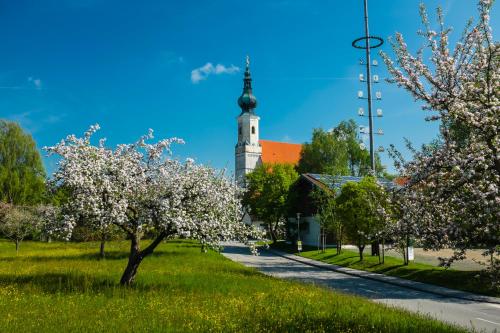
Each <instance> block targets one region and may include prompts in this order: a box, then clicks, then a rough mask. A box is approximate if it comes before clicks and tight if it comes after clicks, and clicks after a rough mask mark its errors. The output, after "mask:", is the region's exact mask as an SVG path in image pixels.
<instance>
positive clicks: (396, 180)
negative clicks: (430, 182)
mask: <svg viewBox="0 0 500 333" xmlns="http://www.w3.org/2000/svg"><path fill="white" fill-rule="evenodd" d="M408 181H409V179H408V178H406V177H396V178H394V180H393V182H394V183H396V184H397V185H399V186H405V185H406V184H407V183H408Z"/></svg>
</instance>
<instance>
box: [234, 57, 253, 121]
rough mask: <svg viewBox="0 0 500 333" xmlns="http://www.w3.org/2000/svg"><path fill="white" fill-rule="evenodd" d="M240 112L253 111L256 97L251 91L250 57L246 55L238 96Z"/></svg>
mask: <svg viewBox="0 0 500 333" xmlns="http://www.w3.org/2000/svg"><path fill="white" fill-rule="evenodd" d="M238 105H239V106H240V108H241V112H242V113H245V112H250V113H253V112H254V109H255V108H256V107H257V98H255V96H254V95H253V93H252V77H251V75H250V57H249V56H247V57H246V68H245V77H244V78H243V93H242V94H241V96H240V98H238Z"/></svg>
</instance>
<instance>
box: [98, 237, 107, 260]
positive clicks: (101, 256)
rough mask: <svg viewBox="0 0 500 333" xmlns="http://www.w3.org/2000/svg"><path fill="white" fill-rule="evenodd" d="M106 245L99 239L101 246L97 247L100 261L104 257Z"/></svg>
mask: <svg viewBox="0 0 500 333" xmlns="http://www.w3.org/2000/svg"><path fill="white" fill-rule="evenodd" d="M105 244H106V241H105V240H104V238H103V239H101V246H100V247H99V258H100V259H104V257H105V253H104V245H105Z"/></svg>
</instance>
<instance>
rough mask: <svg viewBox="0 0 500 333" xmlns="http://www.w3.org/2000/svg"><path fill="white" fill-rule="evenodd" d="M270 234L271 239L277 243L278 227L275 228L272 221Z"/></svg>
mask: <svg viewBox="0 0 500 333" xmlns="http://www.w3.org/2000/svg"><path fill="white" fill-rule="evenodd" d="M269 234H270V235H271V240H272V241H273V244H276V241H277V240H278V237H277V236H276V228H274V226H273V224H272V223H269Z"/></svg>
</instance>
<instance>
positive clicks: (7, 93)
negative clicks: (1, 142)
mask: <svg viewBox="0 0 500 333" xmlns="http://www.w3.org/2000/svg"><path fill="white" fill-rule="evenodd" d="M424 2H425V3H426V4H427V6H428V7H429V10H431V9H434V8H435V7H436V6H437V5H438V4H441V5H442V7H443V8H444V11H445V14H446V21H447V23H448V24H449V25H451V26H453V27H455V28H456V31H455V33H454V36H457V35H458V34H459V32H461V31H462V28H463V26H464V23H465V21H466V20H467V19H468V18H469V17H471V16H473V15H476V13H477V12H476V10H475V7H476V1H475V0H439V1H438V0H427V1H424ZM419 3H420V1H419V0H404V1H401V0H399V1H396V0H371V1H370V19H371V22H370V25H371V31H372V34H374V35H379V36H382V37H383V38H384V39H385V38H387V37H388V36H390V35H393V34H394V32H395V31H400V32H402V33H403V35H404V36H405V37H406V38H407V40H408V44H409V45H410V47H411V49H414V50H416V49H417V48H418V47H419V46H420V45H421V40H419V39H418V38H417V37H416V33H415V32H416V30H417V29H418V28H419V27H420V23H419V22H420V21H419V17H418V4H419ZM499 11H500V9H499V5H498V4H497V5H496V7H495V8H494V10H493V13H492V25H493V29H494V35H495V38H496V37H497V36H498V35H497V32H498V30H499V28H500V26H499V21H498V14H499ZM362 14H363V13H362V1H361V0H356V1H354V0H350V1H341V0H330V1H326V0H316V1H311V0H254V1H240V0H213V1H201V0H199V1H189V0H186V1H173V0H169V1H160V0H158V1H153V0H151V1H131V0H120V1H114V0H43V1H42V0H40V1H30V0H16V1H8V0H0V30H1V31H3V32H4V33H3V38H2V43H0V54H1V55H2V56H1V61H0V114H1V117H2V118H7V119H9V120H15V121H18V122H20V123H21V125H22V126H23V127H24V128H25V129H26V130H27V131H29V132H30V133H31V134H32V135H33V137H34V138H35V140H36V141H37V144H38V146H39V147H43V146H46V145H52V144H55V143H56V142H58V141H59V140H60V139H61V138H63V137H65V136H66V135H67V134H72V133H75V134H81V133H83V132H84V131H85V130H86V129H87V128H88V126H89V125H91V124H94V123H99V124H100V125H101V127H102V130H101V131H100V133H99V135H100V136H102V137H106V138H107V139H108V144H111V145H114V144H117V143H125V142H132V141H134V140H135V139H136V138H138V137H139V136H140V135H142V134H145V133H147V131H148V128H153V129H154V130H155V133H156V137H157V138H163V137H172V136H176V137H181V138H183V139H184V140H185V141H186V144H185V145H183V146H177V147H174V153H175V154H176V155H177V156H179V157H187V156H191V157H193V158H195V159H196V160H197V161H199V162H201V163H206V164H210V165H212V166H214V167H217V168H222V167H227V168H229V169H230V170H231V171H232V170H233V168H234V145H235V143H236V135H237V127H236V117H237V116H238V114H239V109H238V106H237V104H236V100H237V98H238V96H239V95H240V94H241V89H242V84H243V83H242V76H243V72H242V68H243V67H244V57H245V55H247V54H249V55H250V57H251V62H252V64H251V69H252V76H253V79H254V82H253V84H254V93H255V95H256V96H257V98H258V101H259V107H258V109H257V113H258V114H259V115H260V116H261V138H263V139H268V140H277V141H289V142H297V143H301V142H304V141H307V140H309V138H310V136H311V132H312V129H313V128H315V127H323V128H326V129H328V128H331V127H333V126H335V125H336V124H337V123H338V122H339V121H341V120H344V119H349V118H354V119H356V120H357V121H358V122H360V123H361V124H363V123H364V119H358V117H357V115H356V114H357V109H358V107H359V106H364V105H363V103H362V102H361V101H359V100H358V99H357V98H356V93H357V91H358V90H360V89H362V88H363V86H362V85H361V84H360V83H359V82H358V81H357V75H358V74H359V73H360V71H361V70H362V68H361V67H360V66H359V65H358V59H359V58H360V57H362V56H363V54H362V52H361V51H358V50H355V49H353V48H352V47H351V41H352V40H353V39H355V38H357V37H359V36H361V35H362V34H363V16H362ZM383 50H385V51H390V50H389V47H388V45H387V44H385V45H384V46H383ZM207 63H211V64H212V66H213V67H210V66H207V67H205V69H208V71H207V72H209V74H208V75H205V74H204V73H203V71H201V72H200V71H199V72H194V74H193V70H196V69H199V68H202V67H203V66H206V65H207ZM217 65H220V66H217ZM238 68H239V70H238ZM375 72H376V73H378V74H379V75H380V76H381V77H385V76H386V72H385V71H384V69H383V67H379V68H378V69H376V70H375ZM200 75H202V78H203V79H201V80H199V79H200ZM193 79H194V81H193ZM377 88H378V89H377V90H381V91H382V93H383V101H381V102H379V103H378V104H377V106H379V107H381V108H382V109H383V110H384V114H385V117H384V118H382V119H376V123H375V126H376V128H382V129H383V130H384V132H385V135H384V136H383V137H376V140H377V141H376V144H377V145H384V146H387V145H388V144H390V143H393V144H395V145H396V146H398V147H403V137H407V138H409V139H411V140H412V141H413V142H415V143H416V144H421V143H423V142H428V141H429V140H431V139H432V138H434V137H435V136H436V133H437V126H436V124H429V123H426V122H425V121H424V116H425V114H424V112H423V111H421V110H420V105H419V104H418V103H414V102H413V101H412V98H411V97H410V96H409V95H408V94H407V93H406V92H404V91H402V90H399V89H398V88H396V87H395V86H390V85H388V84H387V83H381V84H379V85H378V86H377ZM382 158H383V161H384V162H385V163H386V164H388V165H390V164H391V161H390V159H389V158H388V157H387V156H386V155H385V154H384V155H383V156H382ZM45 162H46V166H47V167H48V169H49V170H51V169H53V167H54V161H53V160H51V159H45Z"/></svg>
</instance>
